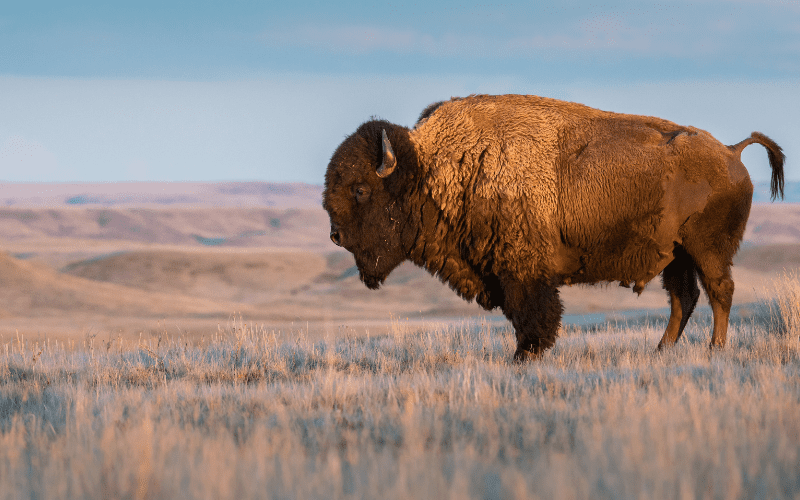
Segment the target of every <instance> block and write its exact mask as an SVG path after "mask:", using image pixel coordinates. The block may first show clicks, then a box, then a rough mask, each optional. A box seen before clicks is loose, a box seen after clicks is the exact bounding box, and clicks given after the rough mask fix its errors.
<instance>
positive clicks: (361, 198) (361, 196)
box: [353, 185, 370, 203]
mask: <svg viewBox="0 0 800 500" xmlns="http://www.w3.org/2000/svg"><path fill="white" fill-rule="evenodd" d="M353 195H354V196H355V197H356V201H357V202H359V203H364V202H365V201H367V200H368V199H369V195H370V190H369V186H363V185H362V186H356V187H354V188H353Z"/></svg>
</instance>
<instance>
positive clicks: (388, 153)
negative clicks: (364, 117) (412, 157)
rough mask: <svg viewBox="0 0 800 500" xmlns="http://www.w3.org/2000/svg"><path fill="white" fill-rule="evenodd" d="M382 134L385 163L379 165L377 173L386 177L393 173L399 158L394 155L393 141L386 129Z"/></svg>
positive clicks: (381, 176) (383, 177)
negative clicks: (387, 134)
mask: <svg viewBox="0 0 800 500" xmlns="http://www.w3.org/2000/svg"><path fill="white" fill-rule="evenodd" d="M381 135H382V137H383V163H381V166H380V167H378V170H377V172H376V173H377V174H378V177H380V178H381V179H385V178H386V177H389V176H390V175H392V172H394V169H395V167H397V158H396V157H395V156H394V151H392V143H390V142H389V138H388V137H386V129H384V130H383V131H382V134H381Z"/></svg>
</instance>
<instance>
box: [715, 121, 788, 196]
mask: <svg viewBox="0 0 800 500" xmlns="http://www.w3.org/2000/svg"><path fill="white" fill-rule="evenodd" d="M753 143H758V144H761V145H762V146H764V147H765V148H767V156H768V157H769V166H770V167H771V168H772V180H771V181H770V184H769V190H770V195H772V197H771V199H772V200H773V201H774V200H775V198H777V197H778V196H779V195H780V197H781V199H783V184H784V183H783V161H784V160H785V159H786V155H784V154H783V150H782V149H781V147H780V146H778V144H777V143H776V142H775V141H773V140H772V139H770V138H769V137H767V136H766V135H764V134H762V133H761V132H753V133H752V134H750V137H748V138H747V139H745V140H743V141H742V142H740V143H739V144H734V145H733V146H728V148H730V150H731V151H733V152H735V153H736V154H741V153H742V150H743V149H744V148H746V147H747V146H749V145H750V144H753Z"/></svg>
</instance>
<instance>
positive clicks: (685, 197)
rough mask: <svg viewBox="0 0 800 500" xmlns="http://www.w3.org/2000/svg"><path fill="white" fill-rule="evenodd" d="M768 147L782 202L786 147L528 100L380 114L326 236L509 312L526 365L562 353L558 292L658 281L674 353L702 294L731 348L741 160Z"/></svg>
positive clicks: (370, 274)
mask: <svg viewBox="0 0 800 500" xmlns="http://www.w3.org/2000/svg"><path fill="white" fill-rule="evenodd" d="M753 143H758V144H761V145H762V146H764V147H765V148H766V149H767V153H768V156H769V162H770V166H771V168H772V183H771V194H772V198H773V200H774V199H775V198H776V197H777V196H779V195H780V196H781V197H783V183H784V180H783V161H784V155H783V152H782V151H781V148H780V147H779V146H778V145H777V144H776V143H775V142H773V141H772V140H771V139H769V138H768V137H767V136H765V135H763V134H761V133H758V132H753V133H752V134H751V135H750V137H748V138H747V139H745V140H743V141H742V142H740V143H738V144H735V145H733V146H724V145H723V144H721V143H720V142H719V141H717V140H716V139H714V138H713V137H712V136H711V135H710V134H709V133H708V132H706V131H704V130H700V129H697V128H694V127H686V126H681V125H677V124H675V123H672V122H670V121H667V120H662V119H659V118H654V117H649V116H638V115H629V114H619V113H612V112H606V111H601V110H597V109H593V108H590V107H587V106H584V105H581V104H577V103H572V102H565V101H559V100H555V99H548V98H544V97H538V96H526V95H501V96H491V95H472V96H469V97H465V98H453V99H451V100H449V101H445V102H439V103H435V104H432V105H431V106H428V107H427V108H426V109H425V110H424V111H423V112H422V114H421V116H420V119H419V120H418V122H417V123H416V124H415V126H414V127H413V128H411V129H409V128H407V127H403V126H400V125H395V124H392V123H389V122H387V121H383V120H378V119H373V120H371V121H368V122H366V123H364V124H363V125H361V126H360V127H359V128H358V129H357V130H356V131H355V133H353V134H352V135H350V136H348V137H347V138H346V139H345V140H344V141H343V142H342V144H341V145H340V146H339V147H338V148H337V149H336V151H335V152H334V153H333V156H332V157H331V160H330V163H329V164H328V169H327V172H326V174H325V190H324V194H323V207H324V208H325V210H327V212H328V214H329V216H330V222H331V233H330V237H331V240H332V241H333V242H334V243H335V244H336V245H339V246H342V247H344V248H345V249H347V250H349V251H350V252H352V254H353V256H354V257H355V262H356V265H357V267H358V271H359V275H360V278H361V281H363V282H364V284H365V285H366V286H367V287H369V288H371V289H376V288H378V287H379V286H380V285H381V283H383V281H384V280H385V279H386V277H387V276H388V275H389V273H390V272H391V271H392V270H393V269H394V268H395V267H397V266H398V265H399V264H400V263H402V262H403V261H405V260H410V261H412V262H413V263H414V264H416V265H418V266H421V267H423V268H425V269H427V270H428V271H429V272H430V273H431V274H433V275H435V276H438V277H439V279H441V280H442V281H443V282H445V283H447V284H449V285H450V287H451V288H452V289H453V290H454V291H456V292H457V293H458V294H459V295H460V296H461V297H463V298H464V299H466V300H473V299H475V300H476V301H477V302H478V304H480V305H481V306H482V307H483V308H485V309H487V310H491V309H494V308H497V307H499V308H501V310H502V311H503V313H504V314H505V316H506V317H507V318H508V319H509V320H510V322H511V324H512V325H513V327H514V330H515V333H516V339H517V349H516V352H515V354H514V359H515V360H518V361H519V360H526V359H532V358H536V357H538V356H540V355H541V353H542V352H543V351H544V350H545V349H547V348H549V347H551V346H552V345H553V344H554V343H555V339H556V336H557V334H558V329H559V326H560V322H561V315H562V312H563V307H562V304H561V300H560V299H559V292H558V288H559V287H560V286H562V285H567V284H576V283H579V284H580V283H584V284H592V283H600V282H619V284H620V285H621V286H625V287H631V286H632V287H633V291H634V292H637V293H641V292H642V290H643V288H644V286H645V284H647V283H648V282H649V281H650V280H652V279H653V278H655V277H656V276H657V275H659V274H661V279H662V283H663V286H664V288H665V289H666V291H667V292H668V294H669V303H670V308H671V312H670V318H669V323H668V324H667V328H666V331H665V332H664V336H663V337H662V338H661V341H660V342H659V344H658V347H659V349H661V348H663V347H665V346H669V345H671V344H674V343H675V342H676V341H677V340H678V339H679V338H680V336H681V334H682V332H683V329H684V327H685V326H686V322H687V320H688V319H689V316H690V315H691V314H692V311H693V309H694V307H695V304H696V303H697V299H698V297H699V295H700V291H699V288H698V286H697V279H698V277H699V279H700V283H702V285H703V288H704V289H705V291H706V293H707V295H708V299H709V302H710V303H711V307H712V310H713V314H714V331H713V334H712V337H711V347H715V346H718V347H722V346H724V345H725V339H726V335H727V328H728V316H729V313H730V309H731V301H732V297H733V288H734V284H733V280H732V279H731V265H732V258H733V256H734V254H735V253H736V251H737V249H738V247H739V243H740V242H741V240H742V237H743V235H744V230H745V225H746V224H747V218H748V215H749V213H750V204H751V201H752V194H753V185H752V183H751V182H750V177H749V175H748V173H747V170H746V169H745V167H744V165H743V164H742V162H741V160H740V154H741V152H742V150H743V149H744V148H745V147H747V146H748V145H750V144H753Z"/></svg>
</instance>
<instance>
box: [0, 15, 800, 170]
mask: <svg viewBox="0 0 800 500" xmlns="http://www.w3.org/2000/svg"><path fill="white" fill-rule="evenodd" d="M6 3H9V2H6ZM10 3H11V5H4V6H3V7H2V8H0V47H2V48H3V50H0V181H3V180H5V181H17V182H20V181H35V182H45V181H77V182H103V181H107V182H114V181H122V180H152V181H180V180H188V181H211V180H265V181H277V182H285V181H290V182H308V183H314V184H320V183H321V182H322V176H323V174H324V171H325V167H326V165H327V162H328V159H329V158H330V155H331V153H332V152H333V150H334V148H335V147H336V146H337V145H338V144H339V143H340V142H341V140H342V139H343V138H344V137H345V136H346V135H347V134H349V133H351V132H352V131H353V130H354V129H355V127H356V126H357V125H358V124H359V123H361V122H363V121H365V120H367V119H369V118H370V117H371V116H380V117H382V118H386V119H388V120H390V121H393V122H396V123H400V124H403V125H411V124H413V122H414V121H415V119H416V117H417V115H418V113H419V112H420V110H421V109H422V108H423V107H424V106H425V105H427V104H428V103H430V102H433V101H436V100H441V99H447V98H449V97H450V96H455V95H465V94H469V93H476V92H482V93H493V94H494V93H508V92H513V93H532V94H539V95H545V96H551V97H557V98H561V99H568V100H575V101H579V102H583V103H585V104H588V105H590V106H594V107H598V108H602V109H609V110H613V111H619V112H630V113H637V114H648V115H656V116H661V117H663V118H666V119H669V120H673V121H675V122H678V123H681V124H685V125H694V126H697V127H700V128H704V129H706V130H708V131H709V132H711V133H712V134H713V135H715V136H716V137H717V138H718V139H720V140H721V141H722V142H724V143H728V144H730V143H735V142H738V141H740V140H742V139H744V138H745V137H747V136H748V135H749V134H750V132H751V131H753V130H759V131H761V132H763V133H766V134H767V135H769V136H770V137H772V138H773V139H775V140H776V141H777V142H778V143H779V144H781V145H782V146H783V148H784V150H785V152H786V155H787V165H786V168H787V177H788V178H789V179H794V180H800V167H795V165H800V162H796V161H795V160H794V159H795V158H797V157H800V118H799V117H800V97H798V96H800V2H798V1H791V0H790V1H782V0H771V1H770V0H741V1H720V0H705V1H696V2H688V3H669V4H662V3H655V2H646V1H644V2H643V1H641V0H634V1H629V2H614V3H608V4H600V3H593V2H583V1H563V0H562V1H560V2H558V4H557V6H556V5H555V4H554V5H553V6H549V5H545V4H542V3H526V4H515V3H502V4H487V3H480V4H477V3H475V4H473V3H468V2H438V3H435V4H415V3H391V2H387V3H380V2H379V3H375V2H348V3H347V4H336V3H332V2H281V3H273V2H255V1H245V2H240V1H227V2H212V1H206V2H198V1H193V2H188V1H185V2H170V1H162V2H148V1H144V2H141V1H140V2H135V3H134V2H99V1H98V2H87V1H77V2H71V3H65V2H50V1H44V2H40V1H36V0H28V1H24V2H22V1H12V2H10ZM744 161H745V164H746V165H747V166H748V169H749V170H750V171H751V174H752V175H753V177H754V178H755V179H757V180H764V179H767V178H768V167H767V161H766V153H765V152H764V151H763V149H761V148H759V147H757V146H751V147H750V148H748V149H747V150H746V151H745V154H744Z"/></svg>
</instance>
